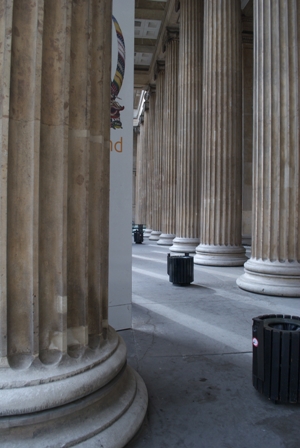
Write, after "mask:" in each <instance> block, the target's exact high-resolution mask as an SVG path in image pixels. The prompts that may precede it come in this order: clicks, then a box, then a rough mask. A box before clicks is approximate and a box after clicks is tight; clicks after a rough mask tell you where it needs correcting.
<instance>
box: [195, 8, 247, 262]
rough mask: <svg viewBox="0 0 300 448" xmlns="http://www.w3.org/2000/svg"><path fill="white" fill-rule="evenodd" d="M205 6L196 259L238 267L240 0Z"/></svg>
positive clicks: (242, 256)
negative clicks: (200, 191)
mask: <svg viewBox="0 0 300 448" xmlns="http://www.w3.org/2000/svg"><path fill="white" fill-rule="evenodd" d="M204 11H205V12H204V14H205V19H204V48H205V50H204V54H205V58H204V76H203V79H204V84H203V91H204V98H203V148H202V151H203V161H202V166H203V179H204V181H203V184H202V198H201V217H202V219H201V223H202V222H203V225H202V226H201V230H200V235H201V238H200V240H201V242H200V245H199V246H198V247H197V255H196V257H195V263H198V264H208V265H219V266H235V265H241V264H244V262H245V260H246V257H245V250H244V248H243V247H242V244H241V220H242V207H241V206H242V201H241V199H242V193H241V168H242V140H241V137H242V122H241V114H242V102H241V99H242V98H241V89H242V86H241V76H242V55H241V10H240V2H239V1H238V0H233V1H232V0H230V1H229V0H225V1H222V2H220V1H219V0H211V1H206V2H205V8H204ZM208 173H209V174H208Z"/></svg>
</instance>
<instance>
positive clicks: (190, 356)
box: [120, 241, 300, 448]
mask: <svg viewBox="0 0 300 448" xmlns="http://www.w3.org/2000/svg"><path fill="white" fill-rule="evenodd" d="M167 253H168V248H165V247H161V246H157V245H156V244H155V243H153V242H149V241H146V242H144V243H143V244H133V325H132V330H127V331H121V332H120V334H121V335H122V337H123V338H124V340H125V341H126V343H127V347H128V362H129V364H131V365H132V366H133V367H134V368H135V369H136V370H137V371H138V372H139V373H140V375H141V376H142V377H143V379H144V381H145V383H146V386H147V388H148V392H149V408H148V412H147V417H146V419H145V421H144V424H143V426H142V428H141V430H140V431H139V433H138V434H137V435H136V437H135V438H134V440H132V441H131V442H130V443H129V444H128V445H127V448H175V447H178V448H223V447H224V448H252V447H253V448H257V447H264V448H269V447H270V448H271V447H272V448H282V447H286V448H296V447H297V448H298V447H299V446H300V405H291V404H289V405H286V404H274V403H272V402H271V401H269V400H267V399H266V398H265V397H263V396H261V395H260V394H259V393H258V392H257V391H256V390H255V389H254V388H253V386H252V378H251V376H252V328H251V327H252V318H253V317H256V316H259V315H261V314H271V313H278V314H280V313H282V314H293V315H296V316H299V315H300V299H289V298H285V299H282V298H277V297H270V296H261V295H256V294H253V293H248V292H246V291H243V290H241V289H239V288H238V287H237V285H236V283H235V280H236V278H237V277H238V276H240V275H241V274H242V273H243V268H242V267H235V268H218V267H206V266H197V265H195V270H194V271H195V281H194V282H193V283H192V284H191V285H190V286H187V287H178V286H174V285H172V283H170V282H169V277H168V276H167V273H166V258H167Z"/></svg>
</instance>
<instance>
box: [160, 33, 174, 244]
mask: <svg viewBox="0 0 300 448" xmlns="http://www.w3.org/2000/svg"><path fill="white" fill-rule="evenodd" d="M178 48H179V31H178V30H173V29H172V30H171V29H169V30H167V36H166V62H165V99H164V101H165V103H164V128H165V134H164V141H163V155H162V196H161V201H162V206H161V209H162V221H161V230H162V233H161V235H160V237H159V241H158V242H157V244H160V245H162V246H171V245H172V242H173V239H174V238H175V234H176V169H177V163H176V161H177V109H178V101H177V99H178V95H177V91H178Z"/></svg>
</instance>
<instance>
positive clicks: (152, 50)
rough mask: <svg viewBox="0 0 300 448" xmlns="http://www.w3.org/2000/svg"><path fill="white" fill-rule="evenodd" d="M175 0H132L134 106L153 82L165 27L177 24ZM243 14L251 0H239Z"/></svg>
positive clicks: (161, 56)
mask: <svg viewBox="0 0 300 448" xmlns="http://www.w3.org/2000/svg"><path fill="white" fill-rule="evenodd" d="M178 3H179V1H178V0H135V27H134V34H135V39H134V109H138V106H139V102H140V96H141V92H142V90H144V89H146V88H147V86H149V84H151V83H153V82H154V72H155V62H156V61H157V60H163V59H164V57H165V56H164V53H163V51H162V48H163V42H164V36H165V32H166V28H167V27H170V28H179V13H180V11H178V12H176V10H175V9H176V5H177V4H178ZM241 9H242V10H243V14H244V15H247V16H251V15H252V14H253V0H241Z"/></svg>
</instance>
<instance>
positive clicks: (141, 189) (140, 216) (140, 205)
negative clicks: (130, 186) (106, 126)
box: [135, 112, 148, 224]
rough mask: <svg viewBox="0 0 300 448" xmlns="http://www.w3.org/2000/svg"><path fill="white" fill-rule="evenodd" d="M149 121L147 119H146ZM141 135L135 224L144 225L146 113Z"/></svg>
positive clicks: (138, 155)
mask: <svg viewBox="0 0 300 448" xmlns="http://www.w3.org/2000/svg"><path fill="white" fill-rule="evenodd" d="M146 120H147V119H146ZM139 129H140V133H139V135H138V146H137V170H136V212H135V223H136V224H144V223H145V222H146V210H147V209H146V206H145V205H147V204H145V199H146V191H145V188H146V185H147V183H146V181H147V178H146V179H145V177H144V175H145V169H144V165H145V156H146V148H145V144H147V137H148V135H147V127H146V126H145V113H144V112H143V113H142V115H141V116H140V126H139Z"/></svg>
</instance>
